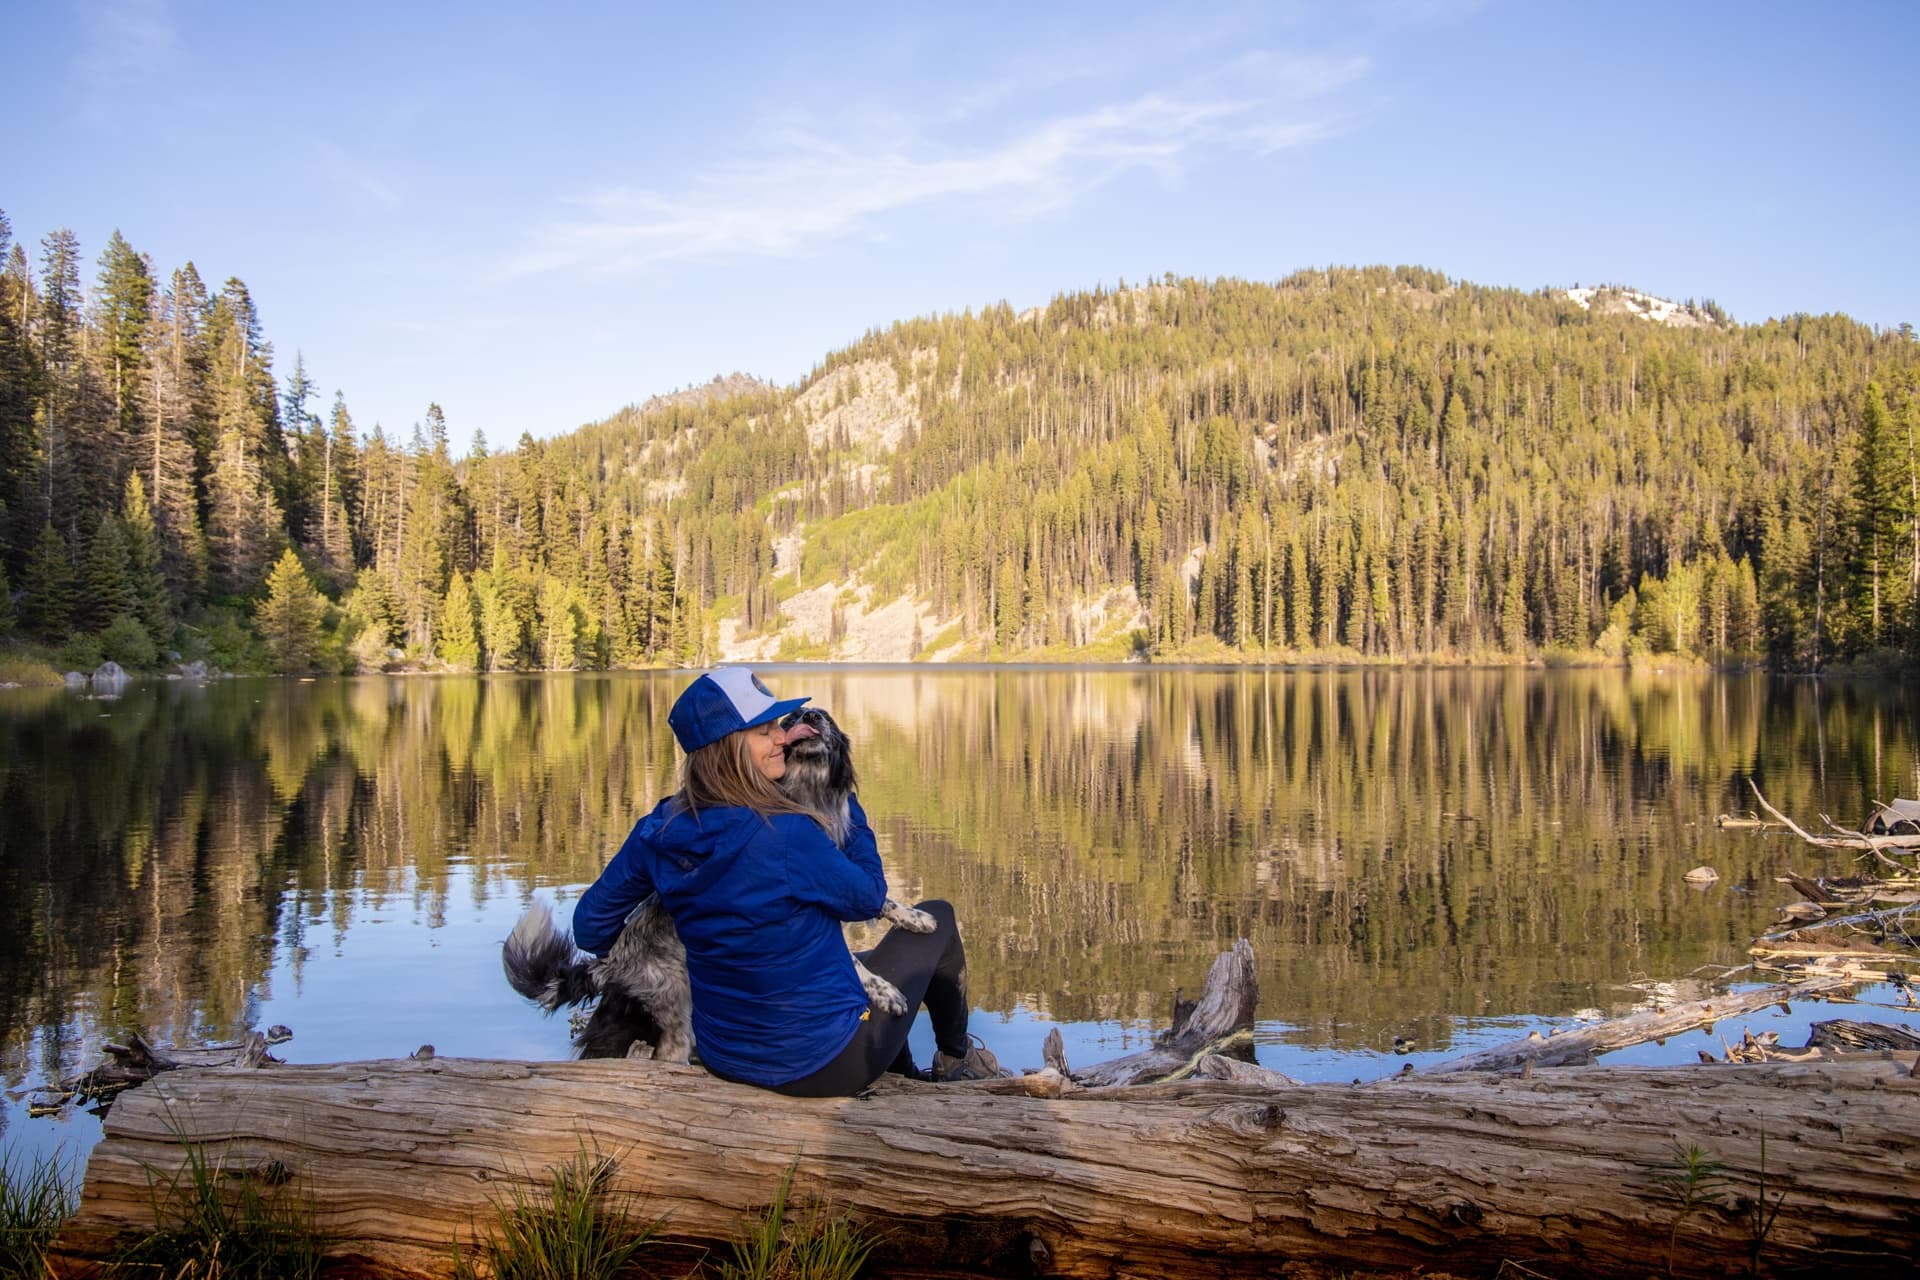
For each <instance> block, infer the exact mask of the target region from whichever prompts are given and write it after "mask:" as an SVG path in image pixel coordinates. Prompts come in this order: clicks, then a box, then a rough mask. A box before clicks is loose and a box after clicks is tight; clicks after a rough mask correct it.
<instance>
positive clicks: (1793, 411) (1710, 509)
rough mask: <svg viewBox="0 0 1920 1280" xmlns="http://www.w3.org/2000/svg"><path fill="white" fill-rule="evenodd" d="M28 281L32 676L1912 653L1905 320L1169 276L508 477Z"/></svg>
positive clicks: (13, 387) (14, 431)
mask: <svg viewBox="0 0 1920 1280" xmlns="http://www.w3.org/2000/svg"><path fill="white" fill-rule="evenodd" d="M0 262H4V271H3V272H0V579H4V581H3V582H0V644H4V646H5V647H4V649H0V662H6V663H8V664H9V665H8V669H9V670H15V671H18V670H25V669H27V668H28V667H34V668H44V669H48V670H54V671H61V670H69V669H78V670H83V671H84V670H89V669H91V668H92V667H94V666H96V665H98V664H99V663H101V662H103V661H107V660H111V661H115V662H118V663H119V664H120V665H121V666H123V667H125V668H127V669H128V670H132V671H140V670H148V671H151V670H162V669H169V668H171V667H172V666H173V665H174V664H176V663H178V662H180V661H183V660H186V661H192V660H201V661H205V662H207V663H209V664H210V665H212V666H215V667H218V668H220V669H223V670H229V671H260V672H266V671H277V672H288V673H292V672H351V671H376V670H383V669H385V670H392V669H425V670H481V671H525V670H567V669H587V668H596V669H598V668H621V667H639V666H660V665H677V664H695V663H706V662H711V661H714V660H717V659H719V658H721V657H723V656H727V655H728V654H729V653H730V652H734V651H735V650H734V649H730V648H729V647H728V646H736V647H737V646H739V645H742V644H748V643H753V644H758V646H759V647H758V649H756V650H755V652H757V653H758V654H760V655H761V656H769V657H778V658H791V659H830V658H835V657H842V656H845V652H844V650H843V648H842V647H841V641H842V639H843V637H844V632H845V618H846V616H847V615H848V614H850V613H861V612H869V611H872V610H875V609H878V608H880V607H882V606H884V605H887V604H889V603H894V602H904V608H905V611H906V613H907V614H908V615H910V616H911V618H912V620H913V621H912V624H911V630H912V638H911V642H910V646H909V648H908V650H907V652H906V654H905V655H904V656H909V657H913V658H917V659H922V660H953V659H963V660H971V661H1027V660H1039V661H1115V660H1123V659H1146V660H1156V661H1174V662H1180V661H1188V662H1193V661H1201V662H1330V661H1331V662H1480V661H1486V662H1516V661H1545V662H1554V661H1569V662H1580V661H1594V662H1603V661H1622V662H1624V661H1629V660H1632V659H1633V658H1635V657H1636V656H1642V655H1644V656H1649V657H1660V656H1663V655H1664V656H1670V657H1671V658H1673V659H1674V660H1681V661H1693V662H1701V663H1711V664H1725V665H1747V664H1759V663H1764V664H1766V665H1767V666H1769V667H1772V668H1774V669H1778V670H1785V671H1813V670H1822V669H1828V668H1831V667H1834V666H1836V665H1844V664H1851V665H1856V666H1858V665H1862V664H1864V665H1866V666H1868V667H1873V666H1875V665H1876V664H1888V663H1893V664H1897V663H1900V662H1911V661H1913V660H1914V658H1915V657H1916V655H1920V590H1917V587H1920V443H1917V441H1916V436H1917V435H1920V407H1917V406H1916V404H1915V398H1916V392H1917V390H1920V345H1916V342H1915V340H1914V336H1913V333H1912V331H1911V330H1910V329H1909V328H1906V327H1904V326H1903V327H1902V328H1901V329H1900V330H1897V331H1876V330H1874V329H1870V328H1868V327H1867V326H1864V325H1861V324H1859V323H1856V322H1854V321H1852V320H1850V319H1848V318H1847V317H1845V316H1838V315H1824V316H1813V315H1793V316H1788V317H1785V318H1782V319H1773V320H1768V321H1766V322H1764V323H1739V322H1737V321H1736V320H1734V319H1733V318H1731V317H1729V316H1727V315H1726V314H1725V313H1724V312H1723V311H1722V310H1721V309H1720V308H1718V307H1717V306H1715V305H1713V304H1712V303H1699V304H1690V305H1689V306H1688V307H1686V308H1685V309H1684V310H1683V311H1682V313H1681V318H1682V319H1683V320H1685V321H1686V323H1682V324H1662V323H1654V322H1651V321H1649V320H1648V319H1646V318H1645V317H1642V316H1639V315H1633V314H1627V313H1625V312H1624V311H1622V310H1620V309H1610V308H1608V307H1606V306H1603V305H1600V303H1601V301H1602V300H1604V299H1605V298H1606V297H1607V296H1608V292H1607V291H1605V290H1603V291H1602V292H1601V293H1600V294H1598V295H1596V300H1595V304H1594V305H1592V306H1591V307H1583V306H1581V305H1579V304H1578V303H1577V302H1576V301H1575V300H1573V299H1571V298H1569V297H1568V296H1567V295H1566V294H1565V293H1564V292H1562V291H1558V290H1540V291H1537V292H1524V291H1519V290H1515V289H1509V288H1488V287H1481V286H1477V285H1474V284H1471V283H1468V282H1466V281H1461V280H1454V279H1450V278H1448V277H1446V276H1445V275H1443V274H1441V273H1440V272H1437V271H1433V270H1429V269H1426V268H1418V267H1399V268H1385V267H1366V268H1335V269H1328V270H1306V271H1301V272H1299V273H1297V274H1295V275H1293V276H1290V277H1288V278H1287V279H1284V280H1281V281H1279V282H1278V283H1254V282H1247V281H1240V280H1231V279H1222V280H1211V281H1206V280H1192V279H1176V278H1173V277H1171V276H1169V277H1166V278H1163V279H1160V280H1155V281H1151V282H1147V283H1134V284H1126V283H1122V284H1120V285H1118V286H1116V287H1114V288H1111V289H1106V288H1102V289H1096V290H1093V291H1090V292H1079V293H1069V294H1063V295H1061V296H1059V297H1057V298H1056V299H1055V300H1054V301H1053V302H1052V303H1051V304H1050V305H1049V306H1047V307H1045V308H1039V309H1035V310H1032V311H1027V312H1023V313H1016V312H1015V311H1014V310H1013V309H1012V308H1011V307H1008V306H1006V305H995V306H987V307H985V308H984V309H982V310H979V311H973V312H967V313H963V314H950V315H942V316H937V317H931V318H918V319H903V320H901V321H899V322H898V323H896V324H894V325H893V326H891V327H890V328H887V329H885V330H884V331H874V332H869V333H867V334H865V335H864V336H861V337H860V338H859V339H858V340H857V341H854V342H853V343H852V344H851V345H849V346H847V347H845V348H843V349H841V350H839V351H835V352H833V353H831V354H826V355H824V357H823V359H822V361H821V363H820V365H819V366H818V367H817V368H816V369H815V370H814V371H813V373H812V374H811V375H809V376H808V377H807V378H806V379H803V380H802V382H801V383H800V384H799V385H798V386H795V387H788V388H782V387H775V386H770V385H767V384H764V383H759V382H755V381H753V380H751V379H745V378H735V379H727V380H725V381H721V380H716V381H715V383H714V384H712V385H711V386H709V387H707V388H701V389H696V391H695V392H690V393H684V394H679V395H673V396H667V397H662V398H660V399H656V400H654V401H650V402H648V403H647V404H645V405H642V406H629V407H628V408H625V409H622V410H620V411H618V412H614V413H612V414H611V416H609V417H607V418H606V419H604V420H602V421H599V422H595V423H591V424H588V425H584V426H581V427H579V428H578V429H576V430H573V431H571V432H570V433H567V434H562V435H557V436H553V437H551V438H545V439H541V438H536V436H535V435H534V434H533V431H534V430H536V429H545V428H546V427H548V426H550V425H551V424H544V423H528V424H526V425H527V427H528V428H529V430H528V431H527V432H526V433H525V434H522V435H521V436H520V438H519V439H518V440H517V441H516V442H513V443H512V445H511V447H496V448H493V449H489V448H488V447H487V442H485V441H483V440H481V439H480V438H478V437H477V436H476V437H474V439H473V441H472V443H471V445H469V446H456V445H455V443H454V439H455V437H456V436H457V435H458V433H459V431H460V424H459V423H457V422H448V421H447V420H446V418H445V416H444V415H443V414H442V412H441V410H440V409H439V408H438V406H436V405H432V404H428V405H423V406H421V416H420V419H419V421H418V422H417V423H414V424H411V425H410V426H409V427H408V428H407V429H406V430H405V431H404V432H402V431H396V430H391V429H389V427H388V426H387V425H385V424H375V425H372V426H371V428H370V429H368V428H366V427H364V426H363V424H360V423H357V422H356V421H355V419H354V417H353V414H352V411H351V408H350V405H351V396H350V391H346V390H323V389H322V388H323V386H327V387H329V388H330V387H331V386H332V383H331V382H330V381H328V382H324V383H323V381H322V380H321V377H320V376H319V375H316V374H315V373H314V372H312V371H310V370H309V369H308V368H307V367H306V365H305V362H304V361H303V360H302V359H301V357H300V356H299V355H297V354H296V355H295V356H294V357H293V358H292V359H291V360H290V361H289V360H286V359H284V358H280V356H279V354H278V353H276V351H275V348H274V346H273V344H272V342H271V341H269V339H268V336H267V333H266V328H265V325H264V323H263V321H262V318H261V315H262V308H261V307H260V306H259V305H258V304H256V301H255V299H254V298H253V297H252V296H251V295H250V293H249V292H248V289H247V287H246V285H245V284H244V283H242V281H241V280H240V279H239V278H237V277H228V278H226V279H225V280H224V281H222V282H219V283H217V284H216V283H214V282H212V280H211V279H210V278H207V277H203V276H202V275H201V274H200V272H199V271H198V270H197V269H196V267H195V265H194V264H193V263H191V262H187V263H182V264H179V265H156V264H155V263H153V262H152V261H150V260H149V259H148V258H147V257H146V256H145V255H143V254H141V253H140V252H139V251H138V250H136V249H135V248H134V247H133V246H132V245H131V244H129V243H128V242H127V241H125V240H124V239H122V238H121V236H120V235H119V234H118V233H116V234H115V235H114V236H113V237H112V238H111V239H110V240H109V241H108V243H107V244H106V245H105V246H104V247H103V248H102V249H101V250H100V253H99V256H98V259H97V260H96V261H91V262H89V260H88V257H87V254H86V251H85V250H84V249H83V247H82V246H81V245H80V244H79V243H78V242H77V240H76V238H75V237H74V236H73V235H72V234H71V233H70V232H68V231H65V230H54V231H52V232H50V233H47V234H46V235H44V237H43V238H41V239H40V241H39V243H38V245H37V247H36V246H33V245H31V244H29V243H28V242H26V241H22V240H17V239H16V238H15V236H14V231H13V228H11V227H10V226H9V225H8V224H7V222H6V220H5V218H4V215H0ZM269 301H270V300H269ZM351 373H352V371H351V370H338V371H334V370H329V371H326V373H325V377H326V378H327V379H332V378H333V377H334V376H336V375H337V376H338V377H340V378H341V379H342V380H343V381H348V382H350V379H351ZM530 376H531V375H530ZM610 408H611V406H610ZM495 443H496V445H505V444H506V442H495ZM822 592H824V596H825V598H827V599H829V600H830V601H831V602H832V603H831V608H830V610H829V612H828V617H827V621H826V623H825V624H824V626H823V627H816V628H812V629H809V628H808V627H805V626H801V625H799V624H798V623H797V621H796V618H795V616H794V614H793V613H792V612H791V610H790V607H789V606H790V605H791V604H792V603H793V601H794V600H795V599H796V598H797V597H799V596H801V595H802V594H803V593H815V594H816V595H817V594H819V593H822Z"/></svg>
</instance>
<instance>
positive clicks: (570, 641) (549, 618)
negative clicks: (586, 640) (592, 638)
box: [539, 574, 580, 671]
mask: <svg viewBox="0 0 1920 1280" xmlns="http://www.w3.org/2000/svg"><path fill="white" fill-rule="evenodd" d="M577 613H578V610H577V609H576V607H575V604H574V598H573V589H572V588H571V587H569V586H568V585H567V584H566V583H565V582H564V581H563V580H562V579H560V578H558V577H556V576H554V575H552V574H549V575H547V576H546V577H545V578H544V579H543V580H542V581H541V583H540V598H539V628H540V662H541V665H542V666H543V667H545V669H546V670H548V671H571V670H573V669H574V668H575V667H577V666H579V665H580V651H579V640H580V623H579V618H578V616H577Z"/></svg>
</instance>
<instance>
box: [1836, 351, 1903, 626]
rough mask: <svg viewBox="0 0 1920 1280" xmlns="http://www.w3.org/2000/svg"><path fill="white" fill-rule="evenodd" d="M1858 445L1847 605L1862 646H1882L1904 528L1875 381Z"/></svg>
mask: <svg viewBox="0 0 1920 1280" xmlns="http://www.w3.org/2000/svg"><path fill="white" fill-rule="evenodd" d="M1858 440H1859V444H1858V448H1857V452H1856V454H1855V457H1854V477H1853V499H1854V511H1853V517H1854V527H1853V530H1852V532H1853V555H1852V557H1851V558H1850V560H1849V562H1848V566H1847V567H1848V577H1849V579H1850V583H1849V586H1850V589H1849V591H1848V604H1849V607H1850V609H1851V611H1852V613H1853V614H1854V616H1855V617H1856V618H1858V619H1859V620H1860V622H1861V624H1862V625H1863V626H1864V628H1865V636H1864V641H1865V647H1867V648H1874V647H1877V646H1879V645H1882V644H1885V643H1887V641H1888V638H1889V635H1888V633H1889V630H1890V624H1892V623H1893V622H1894V620H1895V619H1896V618H1897V617H1898V616H1899V615H1898V613H1896V612H1895V611H1894V610H1892V609H1890V608H1889V607H1888V605H1889V604H1890V600H1889V598H1888V597H1889V589H1890V588H1891V587H1892V585H1893V582H1894V577H1893V572H1892V570H1893V564H1894V559H1895V556H1896V555H1897V554H1898V552H1899V551H1901V550H1903V549H1904V548H1903V547H1902V546H1901V544H1902V542H1903V541H1904V539H1903V538H1902V537H1901V534H1902V533H1904V532H1905V529H1904V527H1903V526H1904V525H1905V523H1906V522H1905V521H1904V520H1903V519H1902V516H1903V514H1904V507H1905V505H1906V504H1905V502H1904V501H1903V499H1904V498H1905V496H1906V495H1905V494H1904V493H1903V492H1902V490H1903V489H1904V488H1905V486H1904V485H1903V484H1902V483H1901V481H1902V480H1904V479H1905V478H1906V477H1905V475H1904V474H1903V473H1904V472H1905V471H1906V470H1907V468H1906V467H1904V466H1902V465H1900V460H1899V457H1898V455H1897V453H1896V452H1895V442H1894V438H1893V424H1892V422H1891V420H1890V417H1889V415H1888V413H1887V401H1886V394H1885V393H1884V392H1883V391H1882V390H1881V389H1880V384H1879V383H1878V382H1869V383H1868V384H1867V390H1866V396H1865V398H1864V400H1863V402H1862V404H1861V408H1860V427H1859V434H1858Z"/></svg>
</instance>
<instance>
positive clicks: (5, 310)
mask: <svg viewBox="0 0 1920 1280" xmlns="http://www.w3.org/2000/svg"><path fill="white" fill-rule="evenodd" d="M12 234H13V227H12V224H10V223H9V222H8V221H7V215H6V214H5V212H4V211H0V259H4V267H0V508H4V510H5V517H6V518H5V519H4V520H0V562H4V561H5V559H7V558H8V556H9V555H11V554H13V553H17V552H19V551H23V550H24V549H25V547H26V545H27V543H28V541H29V540H30V539H31V537H32V535H33V532H34V531H35V530H36V529H37V528H38V527H39V525H40V523H41V521H42V520H43V519H44V518H45V515H46V513H45V512H44V511H43V510H41V509H40V504H39V502H38V501H37V500H36V499H37V493H36V489H35V486H34V483H33V478H34V466H33V453H34V409H35V393H36V389H37V387H38V385H39V381H40V377H39V369H38V366H37V363H36V361H35V359H34V354H33V349H32V346H31V344H30V342H29V340H28V324H29V321H30V318H31V315H32V304H33V282H32V280H31V279H30V278H29V272H28V268H27V258H26V253H25V252H24V251H23V250H22V248H21V247H20V246H19V245H18V244H13V245H11V246H10V245H9V241H10V240H11V238H12ZM14 563H15V564H19V563H21V561H20V560H17V559H16V560H14Z"/></svg>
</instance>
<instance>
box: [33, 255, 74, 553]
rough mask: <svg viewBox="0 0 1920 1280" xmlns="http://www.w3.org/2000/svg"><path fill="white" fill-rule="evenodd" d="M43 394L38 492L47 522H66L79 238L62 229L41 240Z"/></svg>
mask: <svg viewBox="0 0 1920 1280" xmlns="http://www.w3.org/2000/svg"><path fill="white" fill-rule="evenodd" d="M36 312H37V315H36V320H37V327H38V330H39V339H40V341H39V356H40V368H41V371H42V377H43V379H44V383H43V388H44V389H43V393H42V397H41V402H40V423H41V432H40V469H41V477H42V485H41V496H42V500H43V502H44V504H45V507H44V509H45V511H46V513H47V518H48V519H49V520H54V521H59V522H62V523H66V524H67V526H68V528H69V529H70V530H72V531H74V532H76V533H77V531H78V530H77V528H76V527H75V526H74V525H73V523H72V521H73V520H74V519H75V518H77V516H78V514H79V510H80V507H79V505H78V503H76V502H75V501H74V497H75V495H74V494H73V492H72V490H71V485H70V483H69V480H68V477H69V476H70V475H71V474H72V460H71V458H70V457H69V456H68V455H69V454H70V452H71V451H72V442H71V440H70V438H69V437H70V436H71V435H72V434H73V431H74V425H75V423H74V418H75V417H76V416H77V413H78V408H79V404H80V401H81V387H80V362H79V360H78V359H77V350H78V339H79V333H80V242H79V240H78V238H76V237H75V236H74V234H73V232H71V231H69V230H67V229H66V228H65V227H62V228H60V229H59V230H57V231H54V232H51V233H49V234H48V235H47V236H46V238H45V239H44V240H42V241H41V257H40V297H39V304H38V306H37V308H36Z"/></svg>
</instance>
